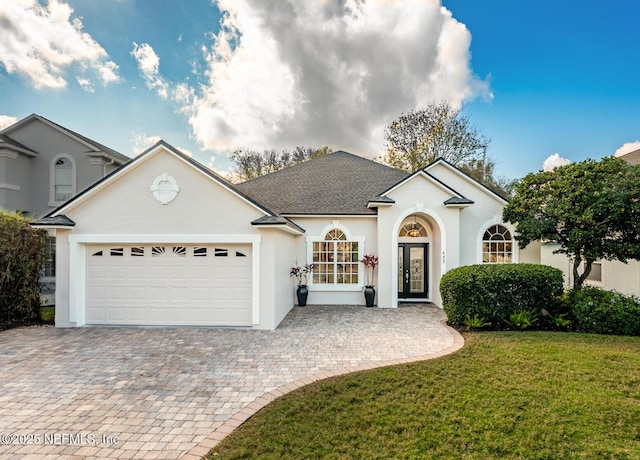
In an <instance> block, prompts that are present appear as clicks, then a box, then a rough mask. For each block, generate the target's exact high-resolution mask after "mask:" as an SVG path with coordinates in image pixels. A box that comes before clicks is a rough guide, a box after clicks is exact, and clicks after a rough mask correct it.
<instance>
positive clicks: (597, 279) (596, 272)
mask: <svg viewBox="0 0 640 460" xmlns="http://www.w3.org/2000/svg"><path fill="white" fill-rule="evenodd" d="M587 281H591V282H594V283H602V262H593V263H592V264H591V271H590V272H589V274H588V275H587Z"/></svg>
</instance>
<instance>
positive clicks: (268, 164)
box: [229, 146, 331, 183]
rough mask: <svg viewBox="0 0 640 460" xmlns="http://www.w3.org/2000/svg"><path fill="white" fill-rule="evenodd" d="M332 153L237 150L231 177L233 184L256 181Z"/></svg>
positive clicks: (325, 150) (304, 149) (301, 149)
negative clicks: (258, 178)
mask: <svg viewBox="0 0 640 460" xmlns="http://www.w3.org/2000/svg"><path fill="white" fill-rule="evenodd" d="M328 153H331V147H328V146H325V147H320V148H311V147H296V148H295V149H294V150H293V151H291V152H290V151H288V150H282V151H281V152H277V151H276V150H264V151H262V152H259V151H257V150H252V149H237V150H236V151H234V152H233V154H232V155H231V159H232V160H233V162H234V163H235V170H234V172H233V173H232V174H231V176H230V177H229V179H230V180H231V182H234V183H239V182H245V181H248V180H251V179H255V178H257V177H260V176H264V175H265V174H269V173H272V172H275V171H279V170H280V169H284V168H287V167H289V166H293V165H295V164H298V163H302V162H303V161H307V160H311V159H313V158H317V157H319V156H322V155H326V154H328Z"/></svg>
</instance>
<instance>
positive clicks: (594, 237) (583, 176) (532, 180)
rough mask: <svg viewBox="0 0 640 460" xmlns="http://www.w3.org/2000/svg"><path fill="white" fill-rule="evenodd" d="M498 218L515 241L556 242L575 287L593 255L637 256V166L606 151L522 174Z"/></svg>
mask: <svg viewBox="0 0 640 460" xmlns="http://www.w3.org/2000/svg"><path fill="white" fill-rule="evenodd" d="M503 220H504V221H505V222H511V223H513V224H514V225H515V226H516V234H515V238H516V239H517V240H518V242H519V243H520V245H521V247H526V246H527V245H528V244H529V243H530V242H532V241H536V240H542V241H545V240H546V241H551V242H555V243H557V244H558V245H559V248H558V249H557V250H556V251H555V252H556V253H561V254H566V255H567V256H568V257H569V259H570V260H571V265H572V271H573V289H579V288H580V287H582V285H583V283H584V282H585V280H586V279H587V277H588V276H589V273H590V272H591V267H592V264H593V262H594V261H596V260H598V259H604V260H619V261H622V262H626V261H627V260H629V259H636V260H638V259H640V166H632V165H629V164H627V163H626V162H625V161H623V160H621V159H619V158H615V157H607V158H604V159H603V160H601V161H594V160H586V161H582V162H579V163H572V164H569V165H566V166H561V167H559V168H557V169H556V170H554V171H549V172H547V171H545V172H538V173H532V174H528V175H527V176H526V177H524V178H523V179H522V180H521V181H519V182H518V183H517V185H516V186H515V190H514V195H513V197H512V198H511V200H510V201H509V203H508V204H507V206H505V208H504V211H503Z"/></svg>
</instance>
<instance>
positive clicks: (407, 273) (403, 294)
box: [398, 243, 429, 299]
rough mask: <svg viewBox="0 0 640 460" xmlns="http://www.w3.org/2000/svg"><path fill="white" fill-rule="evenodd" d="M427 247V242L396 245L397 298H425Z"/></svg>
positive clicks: (426, 286) (426, 295)
mask: <svg viewBox="0 0 640 460" xmlns="http://www.w3.org/2000/svg"><path fill="white" fill-rule="evenodd" d="M428 247H429V244H428V243H400V244H399V245H398V298H400V299H411V298H414V299H415V298H418V299H426V298H427V297H428V294H429V292H428V285H429V284H428V283H427V275H428V267H427V261H428V258H427V254H428V252H427V249H428Z"/></svg>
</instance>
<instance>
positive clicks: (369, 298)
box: [360, 254, 378, 307]
mask: <svg viewBox="0 0 640 460" xmlns="http://www.w3.org/2000/svg"><path fill="white" fill-rule="evenodd" d="M360 262H362V263H363V264H364V267H365V278H366V280H367V284H366V286H365V287H364V300H365V302H366V304H367V307H373V303H374V300H375V298H376V289H375V288H374V287H373V279H374V276H373V275H374V273H375V271H376V267H377V266H378V256H374V255H373V254H366V255H365V256H364V257H363V258H362V260H360Z"/></svg>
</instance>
